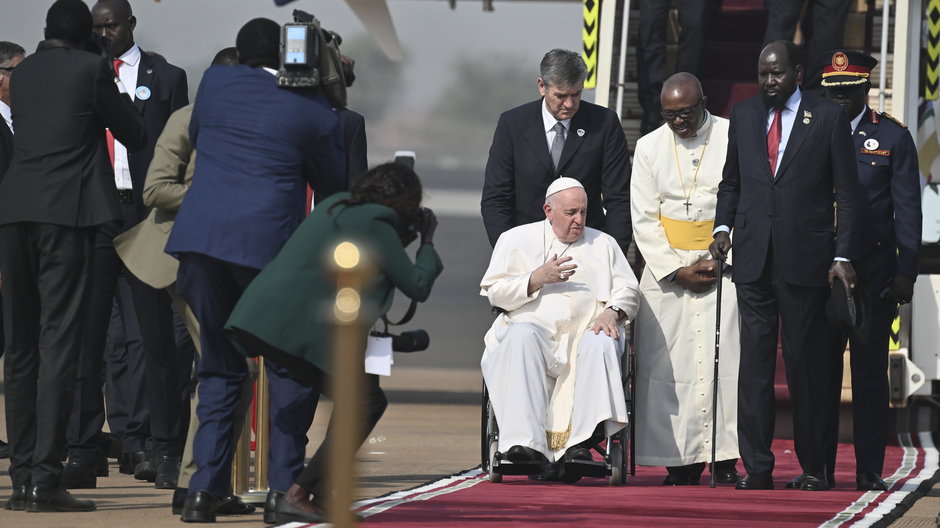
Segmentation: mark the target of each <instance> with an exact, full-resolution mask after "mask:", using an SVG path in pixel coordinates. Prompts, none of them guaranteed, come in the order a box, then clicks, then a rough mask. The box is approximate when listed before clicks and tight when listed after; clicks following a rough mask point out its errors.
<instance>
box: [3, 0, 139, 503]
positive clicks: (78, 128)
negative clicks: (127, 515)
mask: <svg viewBox="0 0 940 528" xmlns="http://www.w3.org/2000/svg"><path fill="white" fill-rule="evenodd" d="M91 34H92V16H91V12H90V11H89V10H88V6H87V5H86V4H85V3H84V2H82V1H81V0H58V1H57V2H55V3H54V4H53V5H52V7H50V8H49V11H48V12H47V14H46V29H45V37H46V40H44V41H42V42H41V43H40V44H39V47H38V49H37V50H36V53H34V54H33V55H30V56H29V57H27V58H26V59H24V60H23V62H21V63H20V64H19V65H17V67H16V71H15V72H13V75H12V77H11V79H10V94H11V103H12V104H11V106H12V108H13V109H14V110H13V126H14V128H15V129H16V148H15V150H14V152H13V160H12V162H11V164H10V168H9V169H8V171H7V173H6V175H5V176H4V178H3V183H2V185H0V274H2V276H3V278H4V279H5V280H4V289H3V303H4V306H3V312H4V323H5V325H6V326H5V328H4V331H5V334H6V339H7V341H6V343H7V348H6V351H5V356H6V357H5V359H4V361H5V364H4V371H5V372H4V374H5V390H6V423H7V430H8V431H9V434H10V444H11V447H12V457H11V459H12V462H11V465H10V477H11V478H12V480H13V496H12V497H11V498H10V500H9V501H8V502H7V503H6V508H7V509H12V510H22V509H27V510H29V511H33V512H47V511H92V510H94V509H95V504H94V503H93V502H92V501H90V500H79V499H76V498H74V497H72V496H71V495H70V494H69V493H68V492H67V491H65V489H64V488H63V487H62V485H61V475H62V461H61V458H62V455H63V454H65V447H66V439H65V430H66V426H67V424H68V417H69V410H70V408H71V401H72V396H73V394H72V390H73V388H74V386H75V375H76V366H77V364H78V361H79V347H80V345H81V341H82V331H83V327H84V323H85V304H86V301H87V299H88V295H89V288H90V278H91V272H92V269H91V267H92V262H93V260H94V256H93V255H94V240H95V239H94V236H95V228H96V226H99V225H101V224H105V223H108V222H111V221H114V220H116V219H118V218H120V217H121V210H120V205H119V203H118V200H117V190H116V188H115V184H114V175H113V171H112V170H111V166H110V163H109V162H108V147H107V143H106V141H105V129H106V128H108V129H110V130H111V133H112V134H114V137H115V138H116V139H117V140H118V141H121V142H122V143H124V144H125V145H126V146H127V148H129V149H140V148H142V147H143V146H144V143H145V133H144V126H143V122H142V120H141V117H140V115H139V114H138V112H137V110H136V109H135V108H134V105H133V103H131V99H130V98H129V97H128V96H127V95H126V94H124V95H122V94H121V93H120V92H121V90H122V89H123V87H122V86H121V85H120V82H117V83H116V82H115V76H114V71H113V70H112V69H111V65H110V64H109V63H107V62H105V61H104V60H103V59H102V57H101V56H99V55H97V54H93V53H89V52H88V51H87V50H88V49H91V48H92V45H91V43H90V36H91ZM2 126H5V124H4V125H2Z"/></svg>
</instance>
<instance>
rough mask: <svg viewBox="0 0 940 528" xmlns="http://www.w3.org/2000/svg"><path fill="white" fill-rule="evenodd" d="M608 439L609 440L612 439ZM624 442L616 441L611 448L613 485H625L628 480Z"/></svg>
mask: <svg viewBox="0 0 940 528" xmlns="http://www.w3.org/2000/svg"><path fill="white" fill-rule="evenodd" d="M612 440H613V439H611V440H608V441H612ZM623 455H624V452H623V442H616V443H614V444H613V445H612V446H611V448H610V478H609V479H608V483H609V484H610V485H611V486H623V485H624V484H625V483H626V482H627V472H626V465H625V464H624V460H623Z"/></svg>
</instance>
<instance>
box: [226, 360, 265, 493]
mask: <svg viewBox="0 0 940 528" xmlns="http://www.w3.org/2000/svg"><path fill="white" fill-rule="evenodd" d="M269 409H270V402H269V400H268V376H267V374H266V373H265V371H264V358H258V378H257V381H256V383H255V416H254V417H255V458H254V463H252V460H251V416H250V410H249V411H248V414H249V416H246V417H245V418H246V419H245V420H244V422H245V425H244V426H243V427H242V430H241V431H238V432H236V434H238V441H237V443H236V444H235V454H234V457H233V459H232V492H233V493H234V494H235V495H238V497H239V498H241V499H242V500H243V501H245V502H247V503H250V504H264V499H265V498H266V497H267V494H268V450H269V448H270V438H271V425H270V422H269V420H268V416H269V414H270V413H269ZM252 467H253V468H254V479H252V478H251V469H252Z"/></svg>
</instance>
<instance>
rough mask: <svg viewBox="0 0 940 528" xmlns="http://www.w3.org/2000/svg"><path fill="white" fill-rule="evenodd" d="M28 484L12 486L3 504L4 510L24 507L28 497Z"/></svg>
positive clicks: (20, 509)
mask: <svg viewBox="0 0 940 528" xmlns="http://www.w3.org/2000/svg"><path fill="white" fill-rule="evenodd" d="M29 488H30V486H29V484H20V485H17V486H13V494H12V495H10V498H9V499H7V503H6V504H5V505H4V506H3V509H5V510H13V511H23V510H25V509H26V500H27V498H28V497H29Z"/></svg>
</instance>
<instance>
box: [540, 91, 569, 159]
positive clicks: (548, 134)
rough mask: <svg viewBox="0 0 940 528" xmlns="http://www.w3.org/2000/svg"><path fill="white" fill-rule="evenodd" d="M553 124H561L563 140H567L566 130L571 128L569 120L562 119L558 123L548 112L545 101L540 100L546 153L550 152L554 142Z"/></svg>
mask: <svg viewBox="0 0 940 528" xmlns="http://www.w3.org/2000/svg"><path fill="white" fill-rule="evenodd" d="M555 123H561V124H562V125H563V126H564V127H565V139H567V138H568V128H569V127H570V126H571V119H563V120H561V121H559V120H558V119H555V116H553V115H552V113H551V112H549V111H548V107H547V106H545V99H544V98H543V99H542V124H543V126H544V127H545V141H547V144H548V152H549V153H551V152H552V142H553V141H555V131H554V130H553V129H554V128H555Z"/></svg>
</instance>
